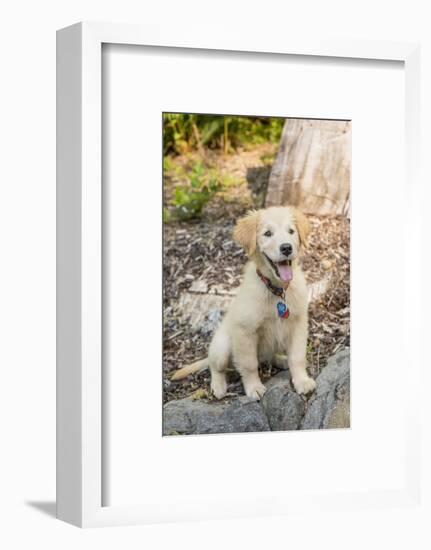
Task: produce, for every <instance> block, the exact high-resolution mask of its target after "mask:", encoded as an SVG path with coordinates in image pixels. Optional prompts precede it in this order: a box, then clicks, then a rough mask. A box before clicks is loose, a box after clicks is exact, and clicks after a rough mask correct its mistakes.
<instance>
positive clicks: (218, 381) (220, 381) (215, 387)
mask: <svg viewBox="0 0 431 550" xmlns="http://www.w3.org/2000/svg"><path fill="white" fill-rule="evenodd" d="M211 391H212V392H213V394H214V396H215V397H216V398H217V399H223V397H224V396H225V395H226V392H227V383H226V379H225V378H224V377H223V376H219V377H215V376H213V377H212V379H211Z"/></svg>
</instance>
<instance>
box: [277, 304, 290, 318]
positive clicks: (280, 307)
mask: <svg viewBox="0 0 431 550" xmlns="http://www.w3.org/2000/svg"><path fill="white" fill-rule="evenodd" d="M277 313H278V316H279V317H281V318H282V319H287V318H288V317H289V308H288V307H287V305H286V304H283V302H278V303H277Z"/></svg>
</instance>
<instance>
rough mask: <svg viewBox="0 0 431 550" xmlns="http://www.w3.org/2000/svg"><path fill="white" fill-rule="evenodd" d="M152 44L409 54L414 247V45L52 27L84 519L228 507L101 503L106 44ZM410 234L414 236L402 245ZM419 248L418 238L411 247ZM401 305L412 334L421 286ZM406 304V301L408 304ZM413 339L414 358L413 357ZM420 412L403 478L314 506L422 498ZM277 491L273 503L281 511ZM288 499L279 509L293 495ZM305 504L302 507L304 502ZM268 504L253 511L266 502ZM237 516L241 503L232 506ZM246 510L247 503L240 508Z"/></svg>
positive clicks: (70, 469)
mask: <svg viewBox="0 0 431 550" xmlns="http://www.w3.org/2000/svg"><path fill="white" fill-rule="evenodd" d="M103 44H129V45H151V46H162V47H163V46H165V47H171V48H172V47H174V48H194V49H200V50H204V51H207V50H224V51H227V52H235V51H236V52H238V51H239V52H255V53H256V52H260V53H262V54H268V55H271V54H279V55H301V56H317V57H327V58H339V57H342V58H348V59H374V60H388V61H391V60H392V61H401V62H403V63H404V64H405V83H406V87H405V119H406V127H405V137H406V159H407V162H406V196H407V198H408V203H407V205H406V216H407V217H408V218H409V219H410V221H411V225H410V227H411V232H410V234H409V236H408V239H409V241H408V242H409V252H408V254H409V256H413V255H414V253H415V252H417V250H418V249H419V250H420V243H421V235H420V215H419V214H418V213H420V208H419V207H418V206H420V205H418V200H419V197H420V193H418V192H417V191H418V189H419V187H420V185H421V182H420V179H419V176H418V171H417V167H418V165H419V162H418V157H419V144H420V143H419V142H420V134H419V128H420V110H419V107H418V105H419V101H418V95H419V72H420V58H419V45H418V44H407V43H387V42H370V41H330V40H325V39H320V38H319V39H316V38H315V39H313V40H308V39H302V40H299V39H296V38H290V39H289V38H285V37H280V36H274V37H272V39H271V41H269V40H268V38H267V37H265V38H259V37H258V36H255V35H254V34H253V33H251V32H250V33H247V31H244V32H242V33H241V35H229V34H223V35H220V33H219V31H218V29H212V28H211V27H209V28H205V29H202V28H201V29H200V30H198V29H196V31H194V32H192V33H190V32H188V33H187V35H185V36H183V35H182V33H181V29H178V30H175V29H174V28H159V27H152V26H134V25H123V24H107V23H79V24H76V25H73V26H71V27H67V28H65V29H62V30H60V31H58V34H57V516H58V518H59V519H62V520H64V521H67V522H70V523H72V524H74V525H78V526H82V527H90V526H107V525H125V524H134V523H148V522H158V521H167V520H189V519H193V518H194V517H196V518H212V517H233V516H234V515H235V514H234V513H233V512H232V511H231V508H230V507H229V503H227V502H226V503H224V504H225V506H224V508H223V509H222V510H221V512H220V514H218V515H217V514H214V513H213V512H212V511H211V510H210V509H209V510H208V512H207V513H206V512H205V511H203V512H202V513H198V511H196V514H195V515H193V514H191V513H190V509H189V508H187V507H184V508H181V509H178V511H177V513H175V514H168V515H164V514H163V513H161V512H158V511H157V510H156V511H154V512H150V511H149V510H150V508H151V507H150V506H148V505H147V506H135V505H134V506H125V507H116V506H102V500H103V499H102V494H103V473H102V453H103V444H102V420H103V419H102V415H103V407H102V386H103V380H102V344H101V342H102V290H101V280H102V238H103V236H102V208H101V204H102V187H101V182H102V131H101V127H102V125H101V122H102V109H101V105H102V45H103ZM410 244H411V245H412V246H410ZM418 247H419V248H418ZM411 293H413V294H412V295H410V296H406V297H405V298H407V300H406V302H405V304H404V307H405V308H410V309H409V312H410V314H409V315H408V316H406V320H405V325H404V331H405V337H406V338H408V339H409V340H410V341H411V342H412V343H414V342H417V338H418V337H417V335H418V334H419V333H420V330H419V331H418V330H417V329H418V323H419V322H420V321H419V318H420V315H414V313H416V314H417V313H418V307H419V305H418V301H417V299H416V298H417V296H418V293H420V286H418V285H416V286H415V288H414V289H412V290H411ZM406 311H407V310H406ZM420 353H421V347H420V345H412V354H413V356H412V358H411V361H412V369H413V370H414V369H415V368H418V366H415V365H419V364H420ZM418 426H419V413H418V408H417V404H416V403H415V401H414V400H412V401H411V403H410V407H409V416H408V418H406V429H405V431H403V437H406V438H408V440H409V445H408V446H407V448H408V450H409V454H408V456H406V458H405V460H406V470H405V472H406V476H405V484H404V486H403V487H402V488H400V489H399V490H397V491H382V492H380V493H366V492H365V493H363V494H343V495H339V494H336V493H334V494H333V495H326V494H325V495H321V496H319V497H317V496H316V497H315V498H314V499H313V507H316V508H318V507H319V506H325V507H326V508H327V509H338V508H339V509H345V508H346V507H348V506H350V507H353V508H355V507H363V506H371V505H379V506H385V505H393V504H394V503H399V504H402V505H411V504H414V503H416V502H417V501H418V498H419V476H418V473H417V472H418V461H419V427H418ZM280 503H281V505H283V502H282V501H279V502H278V513H280ZM284 504H285V513H288V512H289V506H288V505H287V504H286V503H284ZM308 508H309V509H310V506H309V505H308ZM274 509H275V508H274V507H272V506H271V503H269V504H268V506H266V507H265V506H264V507H260V509H256V515H259V513H262V514H271V513H274V512H273V510H274ZM239 515H244V514H239ZM245 515H248V512H245Z"/></svg>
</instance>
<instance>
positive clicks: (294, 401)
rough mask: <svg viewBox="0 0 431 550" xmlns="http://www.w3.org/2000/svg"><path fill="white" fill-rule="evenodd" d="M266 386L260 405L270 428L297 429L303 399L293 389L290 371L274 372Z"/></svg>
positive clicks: (275, 429) (303, 409) (299, 422)
mask: <svg viewBox="0 0 431 550" xmlns="http://www.w3.org/2000/svg"><path fill="white" fill-rule="evenodd" d="M266 388H267V391H266V393H265V395H264V396H263V399H262V406H263V409H264V411H265V414H266V416H267V419H268V422H269V425H270V428H271V430H273V431H280V430H283V431H285V430H298V429H299V426H300V424H301V420H302V418H303V416H304V412H305V400H304V399H303V398H302V397H301V396H300V395H298V394H297V393H296V392H295V391H294V390H293V388H292V386H291V382H290V372H288V371H284V372H280V373H279V374H276V375H275V376H274V377H273V378H271V380H269V381H268V382H267V384H266Z"/></svg>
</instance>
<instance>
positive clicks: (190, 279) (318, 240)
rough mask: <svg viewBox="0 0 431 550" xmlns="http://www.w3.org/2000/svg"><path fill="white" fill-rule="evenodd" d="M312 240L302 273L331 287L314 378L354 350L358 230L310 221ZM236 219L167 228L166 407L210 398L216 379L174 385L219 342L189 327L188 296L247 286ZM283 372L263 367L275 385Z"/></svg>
mask: <svg viewBox="0 0 431 550" xmlns="http://www.w3.org/2000/svg"><path fill="white" fill-rule="evenodd" d="M309 221H310V224H311V228H312V231H311V235H310V240H309V245H308V249H307V251H306V253H305V254H304V256H303V258H302V266H303V268H304V272H305V274H306V277H307V281H308V283H309V284H313V283H316V282H317V281H321V280H322V279H325V278H326V279H327V280H329V283H328V285H327V286H328V288H327V290H326V291H325V292H324V293H323V294H322V295H320V296H318V297H317V298H316V299H315V300H313V301H312V303H311V304H310V307H309V342H308V347H307V358H308V366H309V371H310V374H311V375H312V376H313V377H316V376H317V375H318V374H319V373H320V371H321V369H322V368H324V367H325V365H326V362H327V359H328V357H330V356H331V355H332V354H334V353H335V352H336V351H337V350H339V349H342V348H344V347H346V346H348V345H349V339H350V262H349V254H350V253H349V250H350V242H349V236H350V227H349V221H348V220H347V219H346V218H341V217H337V218H327V217H322V218H319V217H317V216H309ZM233 225H234V219H233V217H228V218H227V219H225V220H224V221H223V220H218V221H217V222H216V223H215V222H214V221H211V222H209V221H205V220H200V221H198V222H177V223H174V224H165V226H164V253H163V258H164V264H163V275H164V297H163V305H164V330H163V338H164V345H163V387H164V392H163V394H164V402H167V401H170V400H172V399H179V398H182V397H186V396H190V395H191V394H192V393H193V392H195V391H196V390H198V389H203V390H205V391H206V393H205V392H204V393H203V395H208V399H211V396H210V395H209V393H210V392H209V381H210V377H209V373H208V371H206V372H203V373H201V374H197V375H194V376H191V377H189V378H188V379H185V380H182V381H178V382H171V381H170V380H169V377H168V375H169V373H171V372H172V371H173V370H174V369H176V368H178V367H180V366H183V365H186V364H188V363H191V362H193V361H196V360H197V359H200V358H202V357H205V356H206V354H207V349H208V344H209V342H210V339H211V334H209V333H208V332H206V331H196V330H195V331H193V330H191V327H190V324H189V323H187V322H184V321H183V320H182V318H181V317H182V316H181V311H180V310H179V306H178V303H179V298H180V294H181V293H182V292H184V291H187V290H188V289H189V288H190V286H191V285H192V284H193V283H196V281H203V282H205V284H206V286H207V288H208V291H209V292H213V293H214V292H215V293H223V292H229V293H230V292H231V291H232V289H234V288H235V287H237V286H238V285H239V284H240V281H241V274H242V269H243V266H244V264H245V262H246V256H245V254H244V253H243V251H242V249H241V248H239V247H238V246H237V245H236V244H235V243H234V242H233V241H232V229H233ZM276 372H277V369H276V367H274V366H273V365H268V364H267V365H262V366H261V376H262V379H263V381H265V380H267V379H268V378H270V377H271V376H273V375H274V374H275V373H276ZM229 382H230V383H229V387H228V396H229V397H232V396H236V395H242V394H243V389H242V386H241V382H240V380H239V377H238V375H237V374H236V373H235V372H233V373H231V375H230V381H229Z"/></svg>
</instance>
